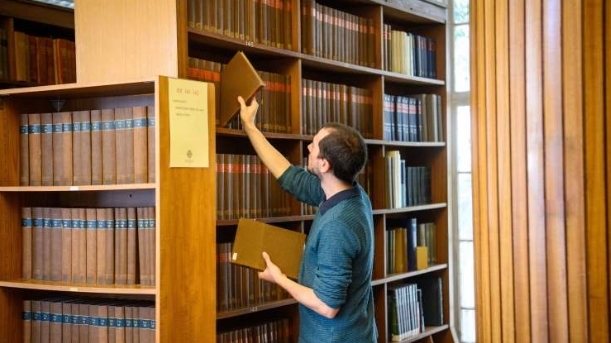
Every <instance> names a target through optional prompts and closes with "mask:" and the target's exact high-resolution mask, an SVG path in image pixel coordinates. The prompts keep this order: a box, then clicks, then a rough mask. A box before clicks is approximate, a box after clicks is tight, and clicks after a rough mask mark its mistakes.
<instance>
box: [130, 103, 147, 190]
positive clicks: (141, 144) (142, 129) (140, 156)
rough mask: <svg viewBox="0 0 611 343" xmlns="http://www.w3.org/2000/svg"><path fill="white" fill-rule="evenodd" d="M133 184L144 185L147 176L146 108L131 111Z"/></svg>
mask: <svg viewBox="0 0 611 343" xmlns="http://www.w3.org/2000/svg"><path fill="white" fill-rule="evenodd" d="M132 119H133V125H132V129H133V157H134V160H133V161H134V163H133V168H134V180H133V182H134V183H146V182H147V179H148V176H147V175H148V174H147V169H148V168H147V150H148V149H147V144H148V143H147V129H146V106H136V107H134V108H133V109H132Z"/></svg>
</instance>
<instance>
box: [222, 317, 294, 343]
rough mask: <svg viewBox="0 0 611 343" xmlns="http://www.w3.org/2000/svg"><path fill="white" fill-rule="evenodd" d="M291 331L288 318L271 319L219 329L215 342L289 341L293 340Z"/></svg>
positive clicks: (276, 342)
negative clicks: (239, 326) (229, 328)
mask: <svg viewBox="0 0 611 343" xmlns="http://www.w3.org/2000/svg"><path fill="white" fill-rule="evenodd" d="M292 331H293V330H292V327H291V325H290V321H289V319H288V318H280V319H273V320H269V321H266V322H263V323H260V324H256V325H250V326H247V327H242V328H237V329H233V330H227V331H220V332H219V333H218V334H217V336H216V342H217V343H242V342H269V343H289V342H293V341H294V338H293V334H292Z"/></svg>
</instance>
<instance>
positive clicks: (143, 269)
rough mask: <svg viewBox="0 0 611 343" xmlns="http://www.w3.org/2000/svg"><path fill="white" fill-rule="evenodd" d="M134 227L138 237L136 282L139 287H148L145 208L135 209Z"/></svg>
mask: <svg viewBox="0 0 611 343" xmlns="http://www.w3.org/2000/svg"><path fill="white" fill-rule="evenodd" d="M136 217H137V219H136V220H137V221H136V223H137V224H136V225H137V235H138V271H139V276H138V278H137V279H138V281H139V283H140V284H141V285H150V280H149V277H148V268H147V261H148V260H149V258H150V257H149V256H148V253H149V251H148V249H146V237H147V234H146V231H147V224H148V219H147V218H146V208H145V207H138V208H136Z"/></svg>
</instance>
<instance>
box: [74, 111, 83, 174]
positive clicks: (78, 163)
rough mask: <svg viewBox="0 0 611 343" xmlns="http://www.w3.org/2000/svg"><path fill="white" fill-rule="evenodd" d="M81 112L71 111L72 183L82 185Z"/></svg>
mask: <svg viewBox="0 0 611 343" xmlns="http://www.w3.org/2000/svg"><path fill="white" fill-rule="evenodd" d="M81 121H82V114H81V111H74V112H72V142H71V143H72V166H71V169H72V171H73V172H72V180H71V183H70V184H72V185H77V186H80V185H84V184H85V183H84V180H83V179H84V175H83V169H84V168H83V161H82V158H83V154H82V153H81V150H82V149H83V143H82V137H83V134H82V132H81V128H82V124H81Z"/></svg>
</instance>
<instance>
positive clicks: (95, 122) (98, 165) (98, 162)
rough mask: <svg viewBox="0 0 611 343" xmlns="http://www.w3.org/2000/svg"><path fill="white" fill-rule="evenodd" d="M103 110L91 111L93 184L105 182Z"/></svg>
mask: <svg viewBox="0 0 611 343" xmlns="http://www.w3.org/2000/svg"><path fill="white" fill-rule="evenodd" d="M102 160H103V150H102V111H101V110H92V111H91V184H92V185H101V184H102V183H103V170H102Z"/></svg>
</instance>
